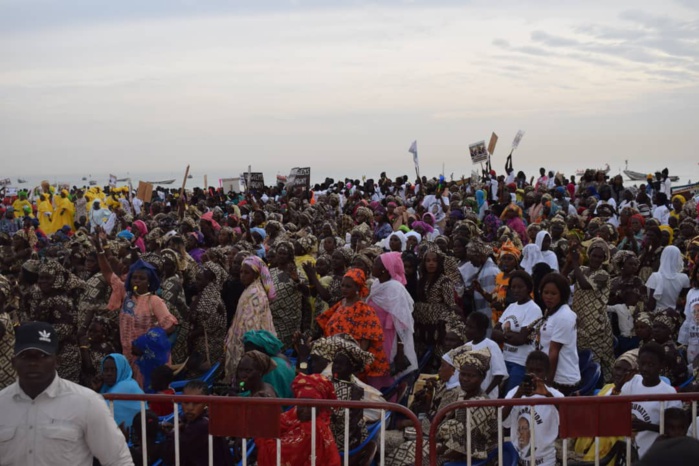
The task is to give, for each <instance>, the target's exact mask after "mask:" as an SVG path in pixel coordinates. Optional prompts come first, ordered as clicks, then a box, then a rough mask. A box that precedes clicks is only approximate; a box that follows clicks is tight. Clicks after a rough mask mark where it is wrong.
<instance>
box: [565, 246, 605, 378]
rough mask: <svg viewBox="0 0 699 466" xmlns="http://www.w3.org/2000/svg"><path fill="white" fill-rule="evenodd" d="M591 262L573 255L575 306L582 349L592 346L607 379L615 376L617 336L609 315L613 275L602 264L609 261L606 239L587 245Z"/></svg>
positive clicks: (571, 277)
mask: <svg viewBox="0 0 699 466" xmlns="http://www.w3.org/2000/svg"><path fill="white" fill-rule="evenodd" d="M587 258H588V265H587V266H581V265H580V262H579V256H577V255H573V256H572V260H573V262H572V263H571V264H566V268H567V269H570V268H572V272H571V274H570V277H569V278H570V281H571V284H573V285H574V286H575V292H574V293H573V305H572V306H571V308H572V309H573V311H574V312H575V313H576V314H577V315H578V348H581V349H582V348H589V349H590V350H592V353H593V355H594V357H595V359H596V360H597V361H599V362H600V363H601V365H602V374H603V376H604V380H605V381H606V382H609V381H611V379H612V366H613V365H614V337H613V335H612V326H611V324H610V322H609V318H608V317H607V303H608V302H609V289H610V278H609V273H608V272H607V271H606V270H605V269H604V267H602V265H603V264H604V263H606V262H608V261H609V246H608V245H607V243H606V242H605V241H604V240H602V239H593V240H592V242H591V243H590V245H589V246H588V247H587Z"/></svg>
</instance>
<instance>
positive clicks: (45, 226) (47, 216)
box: [37, 194, 55, 235]
mask: <svg viewBox="0 0 699 466" xmlns="http://www.w3.org/2000/svg"><path fill="white" fill-rule="evenodd" d="M52 214H53V206H52V205H51V201H49V197H48V196H47V195H46V194H42V195H41V200H39V202H38V204H37V215H38V216H39V228H41V230H42V231H43V232H44V233H45V234H47V235H50V234H51V233H53V232H54V231H55V230H54V229H53V224H52V222H51V215H52Z"/></svg>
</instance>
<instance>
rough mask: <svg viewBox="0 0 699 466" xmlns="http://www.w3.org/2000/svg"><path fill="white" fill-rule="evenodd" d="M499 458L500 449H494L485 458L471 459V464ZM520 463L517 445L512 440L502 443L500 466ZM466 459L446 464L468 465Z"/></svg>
mask: <svg viewBox="0 0 699 466" xmlns="http://www.w3.org/2000/svg"><path fill="white" fill-rule="evenodd" d="M497 459H498V449H497V448H496V449H495V450H492V451H491V452H490V453H488V457H487V458H486V459H484V460H478V461H471V466H484V465H485V464H488V462H490V461H493V460H495V461H497ZM518 463H519V454H518V453H517V450H515V446H514V445H512V442H504V443H503V444H502V464H501V465H500V466H517V464H518ZM466 465H467V462H466V461H450V462H448V463H444V466H466Z"/></svg>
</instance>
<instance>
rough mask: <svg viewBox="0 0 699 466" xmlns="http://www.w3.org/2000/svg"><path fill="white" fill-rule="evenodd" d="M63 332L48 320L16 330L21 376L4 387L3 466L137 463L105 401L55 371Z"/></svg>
mask: <svg viewBox="0 0 699 466" xmlns="http://www.w3.org/2000/svg"><path fill="white" fill-rule="evenodd" d="M57 350H58V335H57V334H56V331H55V330H54V328H53V327H52V326H51V325H49V324H47V323H44V322H30V323H27V324H24V325H22V326H20V327H18V328H17V329H16V332H15V349H14V357H13V358H12V365H13V367H14V368H15V370H16V371H17V378H18V380H17V381H16V382H15V383H13V384H12V385H10V386H9V387H7V388H5V389H3V390H2V391H0V413H2V414H1V415H0V464H2V465H3V466H49V465H50V466H55V465H69V466H92V464H93V458H97V459H98V460H99V462H100V463H101V464H102V466H133V460H132V459H131V454H130V452H129V449H128V447H127V445H126V439H125V438H124V436H123V435H122V433H121V431H120V430H119V428H118V427H117V425H116V422H114V419H113V418H112V415H111V414H110V412H109V409H108V408H107V404H106V403H105V401H104V399H103V398H102V397H101V396H100V395H98V394H97V393H95V392H94V391H92V390H90V389H88V388H84V387H81V386H80V385H77V384H75V383H73V382H69V381H67V380H64V379H62V378H60V377H59V376H58V374H56V351H57Z"/></svg>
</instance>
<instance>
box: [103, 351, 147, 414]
mask: <svg viewBox="0 0 699 466" xmlns="http://www.w3.org/2000/svg"><path fill="white" fill-rule="evenodd" d="M132 376H133V373H132V371H131V366H130V365H129V361H127V359H126V358H125V357H124V356H123V355H121V354H119V353H112V354H110V355H109V356H107V357H106V358H104V360H102V377H101V379H97V384H98V386H96V387H95V390H97V391H99V393H101V394H103V395H106V394H115V395H116V394H119V395H143V394H144V393H143V390H141V387H140V386H139V385H138V382H136V380H134V378H133V377H132ZM140 411H141V402H140V401H115V402H114V420H115V421H116V423H117V425H118V426H120V427H124V428H129V427H131V423H132V422H133V419H134V416H135V415H136V414H137V413H139V412H140Z"/></svg>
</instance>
